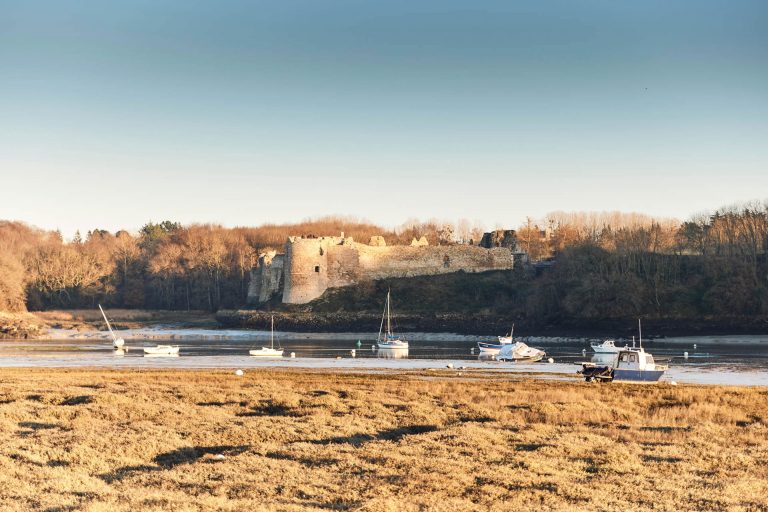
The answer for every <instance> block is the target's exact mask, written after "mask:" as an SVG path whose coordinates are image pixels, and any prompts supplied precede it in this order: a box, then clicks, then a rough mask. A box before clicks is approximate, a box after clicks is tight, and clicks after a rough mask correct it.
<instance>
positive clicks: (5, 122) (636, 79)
mask: <svg viewBox="0 0 768 512" xmlns="http://www.w3.org/2000/svg"><path fill="white" fill-rule="evenodd" d="M766 27H768V2H765V1H764V0H755V1H739V0H727V1H725V0H723V1H718V2H712V1H707V0H696V1H687V2H683V1H670V0H663V1H652V0H643V1H615V0H602V1H577V0H564V1H541V0H532V1H513V0H503V1H498V2H495V1H486V0H471V1H470V0H467V1H462V2H457V1H452V0H434V1H433V0H425V1H414V0H406V1H399V0H387V1H379V0H377V1H364V0H348V1H346V0H345V1H339V0H323V1H318V0H307V1H291V0H280V1H273V2H256V1H242V2H240V1H209V2H195V1H192V0H162V1H161V0H132V1H130V2H116V1H105V0H93V1H86V0H80V1H78V0H72V1H59V0H51V1H36V0H18V1H16V0H11V1H9V0H0V174H1V176H0V178H1V179H0V190H1V191H2V194H1V195H0V218H4V219H17V220H24V221H26V222H29V223H31V224H34V225H37V226H40V227H45V228H57V227H58V228H60V229H62V231H63V232H64V233H65V235H68V234H71V233H73V232H74V230H75V229H78V228H79V229H81V230H82V231H86V230H88V229H93V228H95V227H99V228H104V229H109V230H113V231H114V230H115V229H117V228H128V229H137V228H138V227H140V226H141V225H142V224H144V223H145V222H146V221H147V220H150V219H151V220H154V221H160V220H165V219H170V220H175V221H180V222H183V223H190V222H218V223H222V224H224V225H227V226H234V225H256V224H261V223H264V222H283V221H294V220H301V219H303V218H306V217H310V216H321V215H325V214H350V215H354V216H358V217H362V218H365V219H368V220H371V221H374V222H379V223H382V224H385V225H389V226H393V225H397V224H399V223H401V222H402V221H404V220H406V219H407V218H409V217H420V218H423V219H426V218H430V217H437V218H446V219H458V218H462V217H464V218H468V219H472V220H474V219H480V220H481V221H483V222H485V224H486V225H487V226H488V227H492V226H494V225H497V224H500V225H504V226H509V227H514V226H516V225H518V224H519V223H521V222H522V221H523V219H524V218H525V217H526V216H531V217H534V218H536V217H540V216H543V215H544V214H545V213H546V212H549V211H553V210H622V211H639V212H642V213H647V214H651V215H660V216H677V217H680V218H685V217H687V216H689V215H690V214H693V213H696V212H699V211H701V210H704V209H714V208H717V207H719V206H722V205H724V204H729V203H733V202H736V201H742V200H748V199H765V198H766V197H768V165H766V164H768V29H766Z"/></svg>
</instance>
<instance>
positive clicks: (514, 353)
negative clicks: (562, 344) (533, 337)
mask: <svg viewBox="0 0 768 512" xmlns="http://www.w3.org/2000/svg"><path fill="white" fill-rule="evenodd" d="M546 355H547V353H546V352H544V351H543V350H539V349H538V348H533V347H529V346H528V345H526V344H525V343H523V342H522V341H518V342H515V343H511V344H509V345H504V347H503V348H502V349H501V350H500V351H499V354H498V355H497V356H496V359H498V360H499V361H528V362H534V363H535V362H536V361H541V360H542V359H544V356H546Z"/></svg>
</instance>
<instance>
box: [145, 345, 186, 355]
mask: <svg viewBox="0 0 768 512" xmlns="http://www.w3.org/2000/svg"><path fill="white" fill-rule="evenodd" d="M178 353H179V347H178V346H170V345H158V346H157V347H144V354H145V355H150V356H156V355H174V354H178Z"/></svg>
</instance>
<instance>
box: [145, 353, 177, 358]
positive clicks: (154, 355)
mask: <svg viewBox="0 0 768 512" xmlns="http://www.w3.org/2000/svg"><path fill="white" fill-rule="evenodd" d="M144 357H179V353H178V352H176V353H175V354H147V353H145V354H144Z"/></svg>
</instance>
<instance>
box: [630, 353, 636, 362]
mask: <svg viewBox="0 0 768 512" xmlns="http://www.w3.org/2000/svg"><path fill="white" fill-rule="evenodd" d="M629 362H630V363H636V362H637V354H629Z"/></svg>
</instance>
